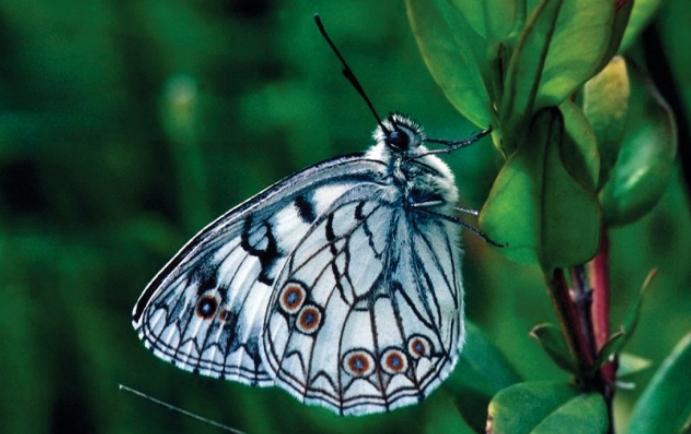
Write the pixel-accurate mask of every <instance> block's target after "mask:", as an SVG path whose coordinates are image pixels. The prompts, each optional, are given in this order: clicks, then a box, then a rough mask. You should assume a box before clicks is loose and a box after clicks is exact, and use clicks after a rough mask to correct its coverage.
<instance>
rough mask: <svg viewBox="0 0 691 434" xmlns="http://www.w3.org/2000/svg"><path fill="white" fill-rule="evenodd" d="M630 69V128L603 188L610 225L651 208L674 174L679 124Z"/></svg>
mask: <svg viewBox="0 0 691 434" xmlns="http://www.w3.org/2000/svg"><path fill="white" fill-rule="evenodd" d="M627 71H628V72H629V82H630V83H631V86H632V87H631V89H632V92H631V94H630V97H629V101H628V103H627V104H626V106H627V107H628V109H629V110H628V114H627V116H628V120H627V127H626V130H625V132H624V134H623V137H621V139H620V140H619V142H618V149H617V152H616V160H615V162H614V163H613V166H612V168H611V170H610V172H609V173H608V177H607V178H605V179H606V181H604V185H603V187H602V190H601V191H600V200H601V202H602V207H603V211H604V217H605V220H606V221H607V223H608V224H609V225H621V224H626V223H629V222H631V221H633V220H636V219H638V218H640V217H641V216H643V215H645V214H646V213H647V212H649V211H650V210H651V209H652V207H653V206H654V205H655V204H656V203H657V201H658V200H659V199H660V197H661V196H662V193H663V192H664V191H665V188H666V187H667V184H668V182H669V179H670V176H672V171H673V170H674V158H675V156H676V149H677V131H676V130H677V128H676V124H675V121H674V116H673V115H672V112H671V110H670V109H669V106H668V105H667V103H666V102H665V101H664V100H663V99H662V97H661V96H660V94H659V93H658V92H657V90H656V89H655V87H654V85H653V84H652V83H651V82H650V81H648V80H646V79H645V78H644V77H643V76H642V74H641V72H640V71H637V70H636V69H635V68H627Z"/></svg>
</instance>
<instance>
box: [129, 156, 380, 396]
mask: <svg viewBox="0 0 691 434" xmlns="http://www.w3.org/2000/svg"><path fill="white" fill-rule="evenodd" d="M384 169H385V166H384V165H383V164H382V163H381V162H379V161H375V160H369V159H365V158H363V156H362V155H353V156H348V157H341V158H337V159H334V160H330V161H326V162H324V163H320V164H318V165H316V166H313V167H311V168H308V169H305V170H304V171H302V172H299V173H297V174H296V175H294V176H292V177H289V178H287V179H285V180H283V181H280V182H278V183H277V184H275V185H273V186H271V187H269V188H268V189H266V190H265V191H263V192H262V193H259V194H258V195H256V196H255V197H253V198H251V199H249V200H248V201H246V202H245V203H243V204H241V205H239V206H237V207H236V208H234V209H232V210H230V211H228V212H227V213H226V214H224V215H223V216H221V217H219V218H218V219H217V220H216V221H214V222H212V223H211V224H209V225H208V226H207V227H206V228H204V229H203V230H202V231H201V232H199V233H198V234H197V235H196V236H195V237H194V238H192V240H190V241H189V242H188V243H187V244H186V245H185V246H184V247H183V248H182V249H181V250H180V251H179V252H178V253H177V254H176V255H175V256H174V257H173V258H172V259H171V260H170V261H169V262H168V264H166V266H165V267H164V268H163V269H162V270H161V271H160V272H159V273H158V274H157V275H156V276H155V277H154V279H153V280H152V281H151V282H150V283H149V284H148V285H147V287H146V289H145V290H144V292H143V293H142V295H141V296H140V298H139V300H138V301H137V303H136V305H135V306H134V309H133V313H132V315H133V318H132V322H133V326H134V328H135V329H136V331H137V333H138V335H139V337H140V338H141V339H142V340H143V341H144V344H145V346H146V347H147V348H149V349H150V350H152V351H153V352H154V354H156V355H157V356H158V357H160V358H162V359H164V360H166V361H169V362H172V363H174V364H175V365H176V366H178V367H180V368H182V369H185V370H188V371H193V372H197V373H200V374H202V375H208V376H212V377H223V378H225V379H229V380H235V381H239V382H242V383H246V384H256V385H261V386H266V385H271V384H273V380H272V375H271V374H270V373H269V372H267V370H266V368H265V366H264V364H263V363H262V359H261V357H260V354H259V348H258V346H259V344H260V341H261V334H262V329H263V323H264V314H265V312H266V307H267V303H268V301H269V298H270V295H271V291H272V288H273V282H274V280H275V278H276V275H277V274H278V272H279V271H280V270H281V269H282V267H283V264H284V263H285V260H286V258H287V256H288V254H289V253H290V252H291V251H292V250H293V249H294V248H295V246H296V245H297V243H298V242H299V240H300V239H301V238H302V237H303V236H304V234H306V233H307V231H308V230H309V228H310V227H311V225H312V224H313V222H314V220H315V219H317V217H318V215H319V214H320V213H322V212H323V211H325V210H326V209H328V208H329V207H330V206H331V204H332V203H333V201H334V200H336V199H337V198H338V197H340V196H341V195H342V194H344V193H345V192H347V191H349V190H351V189H352V188H354V187H355V186H357V185H362V184H366V183H368V182H375V181H376V180H377V179H379V177H380V176H381V173H383V171H384Z"/></svg>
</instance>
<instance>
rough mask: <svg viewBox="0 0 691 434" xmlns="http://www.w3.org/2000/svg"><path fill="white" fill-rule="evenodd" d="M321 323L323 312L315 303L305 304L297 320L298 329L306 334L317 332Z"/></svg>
mask: <svg viewBox="0 0 691 434" xmlns="http://www.w3.org/2000/svg"><path fill="white" fill-rule="evenodd" d="M321 323H322V313H321V310H319V308H318V307H317V306H315V305H307V306H304V307H303V308H302V310H300V314H299V315H298V317H297V320H296V324H297V328H298V330H300V331H301V332H302V333H304V334H306V335H310V334H313V333H314V332H316V331H317V330H318V329H319V326H320V325H321Z"/></svg>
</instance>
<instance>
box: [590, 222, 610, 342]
mask: <svg viewBox="0 0 691 434" xmlns="http://www.w3.org/2000/svg"><path fill="white" fill-rule="evenodd" d="M608 270H609V240H608V239H607V230H604V229H603V231H602V239H601V240H600V250H599V251H598V252H597V255H596V256H595V258H593V261H592V262H591V263H590V280H591V281H590V285H591V286H592V288H593V304H592V306H591V308H590V312H591V315H592V318H593V329H594V332H595V344H596V347H597V349H598V350H600V348H602V346H603V345H605V343H606V342H607V339H609V273H608Z"/></svg>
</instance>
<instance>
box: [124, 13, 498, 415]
mask: <svg viewBox="0 0 691 434" xmlns="http://www.w3.org/2000/svg"><path fill="white" fill-rule="evenodd" d="M318 24H320V23H318ZM320 29H321V27H320ZM325 36H326V35H325ZM326 37H327V41H328V42H329V43H330V44H331V41H330V39H328V36H326ZM332 47H333V45H332ZM334 49H335V47H334ZM336 51H337V50H336ZM337 54H339V53H338V52H337ZM339 57H340V54H339ZM344 66H345V68H346V69H347V70H349V69H348V67H347V65H345V62H344ZM346 75H348V74H347V73H346ZM353 80H355V79H354V78H353V79H351V81H353ZM355 83H356V80H355V82H354V84H355ZM358 86H359V83H358V84H356V87H358ZM363 96H364V95H363ZM365 98H366V96H365ZM367 102H368V104H369V100H367ZM370 107H371V105H370ZM375 115H376V112H375ZM486 133H487V131H483V132H481V133H479V134H477V135H476V136H474V137H472V138H471V139H469V140H465V141H460V142H443V141H435V140H431V139H426V137H425V135H424V134H423V132H422V129H421V128H420V127H419V126H418V125H417V124H415V123H414V122H412V121H411V120H410V119H408V118H406V117H403V116H401V115H396V114H393V115H391V116H389V117H388V118H387V120H386V121H379V126H378V127H377V129H376V130H375V133H374V139H375V141H376V144H375V145H374V146H373V147H372V148H371V149H370V150H369V151H367V152H366V153H363V154H356V155H351V156H346V157H339V158H335V159H332V160H329V161H325V162H322V163H319V164H317V165H315V166H312V167H310V168H307V169H305V170H303V171H301V172H299V173H297V174H295V175H293V176H291V177H289V178H287V179H284V180H282V181H280V182H278V183H276V184H274V185H272V186H271V187H269V188H267V189H266V190H264V191H263V192H261V193H259V194H258V195H256V196H254V197H252V198H250V199H249V200H247V201H246V202H244V203H242V204H240V205H238V206H237V207H235V208H233V209H232V210H230V211H228V212H227V213H226V214H224V215H223V216H221V217H220V218H218V219H217V220H216V221H214V222H212V223H211V224H209V225H208V226H207V227H206V228H204V229H203V230H202V231H201V232H199V233H198V234H197V235H196V236H195V237H194V238H192V240H190V241H189V242H188V243H187V244H186V245H185V246H184V247H183V248H182V249H181V250H180V251H179V252H178V253H177V254H176V255H175V256H174V257H173V259H171V260H170V261H169V262H168V264H166V266H165V267H164V268H163V269H162V270H161V271H160V272H159V273H158V274H157V275H156V276H155V277H154V279H153V280H152V281H151V282H150V283H149V284H148V286H147V287H146V289H145V290H144V292H143V294H142V295H141V296H140V298H139V300H138V301H137V304H136V305H135V307H134V310H133V325H134V328H135V329H136V330H137V333H138V335H139V337H140V338H141V339H142V340H143V341H144V345H145V346H146V347H147V348H149V349H151V350H152V351H153V352H154V354H156V355H157V356H158V357H160V358H162V359H164V360H166V361H169V362H172V363H174V364H175V365H176V366H178V367H180V368H182V369H185V370H188V371H192V372H196V373H199V374H202V375H208V376H211V377H217V378H224V379H227V380H233V381H239V382H241V383H245V384H251V385H257V386H272V385H276V386H279V387H281V388H283V389H285V390H287V391H288V392H290V393H291V394H292V395H293V396H295V397H296V398H297V399H299V400H300V401H302V402H305V403H309V404H317V405H321V406H324V407H326V408H328V409H330V410H333V411H335V412H337V413H339V414H366V413H375V412H382V411H386V410H391V409H394V408H397V407H401V406H404V405H408V404H412V403H416V402H419V401H420V400H422V399H423V398H424V397H426V396H427V395H429V394H430V393H431V392H432V391H433V390H434V389H435V388H436V387H437V386H438V385H439V384H440V383H441V382H442V381H443V380H444V379H445V378H446V377H447V376H448V375H449V373H450V372H451V370H452V369H453V367H454V365H455V363H456V361H457V359H458V352H459V350H460V349H461V347H462V346H463V339H464V326H463V297H462V295H463V288H462V284H461V273H460V256H461V251H460V248H459V230H458V223H461V222H460V221H459V220H458V219H457V218H456V217H453V216H454V214H455V212H456V211H458V210H459V209H458V208H456V204H457V201H458V191H457V189H456V186H455V184H454V177H453V175H452V173H451V171H450V170H449V167H448V166H447V165H446V164H445V163H444V162H442V161H441V160H440V159H439V158H438V157H437V156H436V155H434V154H437V153H445V152H449V151H451V150H453V149H457V148H460V147H463V146H465V145H468V144H470V143H472V142H474V141H475V140H477V139H478V138H480V137H482V136H483V135H485V134H486ZM424 142H437V143H445V144H446V145H447V147H446V148H443V149H440V150H431V151H430V150H428V149H427V148H426V147H425V145H424V144H423V143H424ZM461 210H462V209H461ZM461 224H462V223H461Z"/></svg>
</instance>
